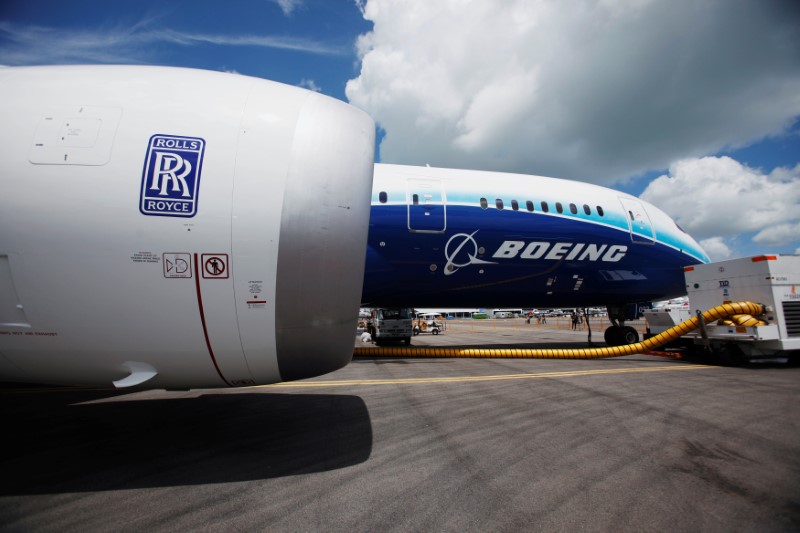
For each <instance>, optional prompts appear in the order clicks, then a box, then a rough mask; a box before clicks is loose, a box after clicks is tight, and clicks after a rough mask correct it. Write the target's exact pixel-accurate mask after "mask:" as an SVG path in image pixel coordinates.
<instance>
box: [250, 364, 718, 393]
mask: <svg viewBox="0 0 800 533" xmlns="http://www.w3.org/2000/svg"><path fill="white" fill-rule="evenodd" d="M704 368H719V367H717V366H712V365H673V366H654V367H644V368H618V369H599V370H574V371H571V372H541V373H537V374H500V375H494V376H454V377H442V378H400V379H348V380H338V381H323V380H320V381H291V382H286V383H275V384H273V385H260V387H275V388H297V387H353V386H358V385H418V384H424V383H468V382H473V381H503V380H509V379H536V378H568V377H577V376H597V375H603V374H634V373H644V372H669V371H674V370H702V369H704Z"/></svg>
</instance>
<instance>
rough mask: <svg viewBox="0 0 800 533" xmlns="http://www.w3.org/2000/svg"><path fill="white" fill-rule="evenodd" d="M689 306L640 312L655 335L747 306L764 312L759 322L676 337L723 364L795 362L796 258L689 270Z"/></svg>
mask: <svg viewBox="0 0 800 533" xmlns="http://www.w3.org/2000/svg"><path fill="white" fill-rule="evenodd" d="M684 276H685V279H686V290H687V292H688V295H689V305H688V306H684V305H677V306H664V307H662V308H654V309H651V310H648V311H645V318H647V322H648V335H650V336H652V335H656V334H658V333H661V332H662V331H665V330H667V329H669V328H670V327H672V326H673V325H675V324H679V323H681V322H683V321H684V320H687V319H688V318H691V316H692V315H694V314H699V312H701V311H705V310H706V309H710V308H712V307H714V306H717V305H720V304H723V303H729V302H737V301H751V302H755V303H760V304H762V305H764V306H766V312H765V313H764V315H762V316H760V317H753V316H750V315H736V316H734V317H731V319H728V320H725V321H720V322H717V323H707V324H704V323H701V327H700V329H698V330H696V331H693V332H691V333H688V334H686V335H685V336H683V337H681V338H680V340H679V343H680V344H681V345H682V346H683V347H685V348H687V349H689V350H691V351H693V352H696V353H711V354H715V355H719V356H720V357H721V359H722V360H723V361H725V362H730V363H746V362H750V361H786V360H788V359H789V358H797V357H800V292H798V285H800V255H762V256H756V257H746V258H742V259H733V260H729V261H721V262H718V263H708V264H705V265H694V266H691V267H686V269H685V271H684Z"/></svg>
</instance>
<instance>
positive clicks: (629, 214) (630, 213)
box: [628, 211, 635, 221]
mask: <svg viewBox="0 0 800 533" xmlns="http://www.w3.org/2000/svg"><path fill="white" fill-rule="evenodd" d="M628 216H629V217H631V221H633V220H635V219H634V218H633V211H628Z"/></svg>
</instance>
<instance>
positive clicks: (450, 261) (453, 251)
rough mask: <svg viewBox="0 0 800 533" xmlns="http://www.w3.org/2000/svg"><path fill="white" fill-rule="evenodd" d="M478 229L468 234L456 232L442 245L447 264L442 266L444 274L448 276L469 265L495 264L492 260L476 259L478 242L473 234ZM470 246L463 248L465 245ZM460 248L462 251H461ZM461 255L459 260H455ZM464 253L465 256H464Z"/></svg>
mask: <svg viewBox="0 0 800 533" xmlns="http://www.w3.org/2000/svg"><path fill="white" fill-rule="evenodd" d="M478 231H480V230H475V231H473V232H472V233H470V234H467V233H456V234H455V235H453V236H452V237H450V239H449V240H448V241H447V244H446V245H445V247H444V258H445V259H447V264H446V265H445V266H444V275H445V276H449V275H451V274H455V273H456V272H458V269H460V268H464V267H466V266H469V265H496V264H497V263H496V262H493V261H484V260H483V259H478V257H477V255H478V243H477V242H476V241H475V238H474V236H475V234H476V233H478ZM468 244H469V245H470V246H471V250H470V247H467V248H466V249H464V247H465V246H467V245H468ZM462 250H463V252H464V253H462ZM459 255H460V256H461V257H460V259H461V261H460V262H456V261H457V260H458V259H459ZM465 255H466V257H464V256H465Z"/></svg>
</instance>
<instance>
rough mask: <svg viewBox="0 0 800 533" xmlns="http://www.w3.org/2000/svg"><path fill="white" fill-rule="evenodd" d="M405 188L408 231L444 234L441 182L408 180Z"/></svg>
mask: <svg viewBox="0 0 800 533" xmlns="http://www.w3.org/2000/svg"><path fill="white" fill-rule="evenodd" d="M407 186H408V193H407V197H406V199H407V202H408V231H411V232H416V233H444V230H445V229H446V228H447V207H446V205H445V201H446V199H445V195H444V189H443V188H442V182H441V181H440V180H435V179H423V178H409V179H408V182H407Z"/></svg>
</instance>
